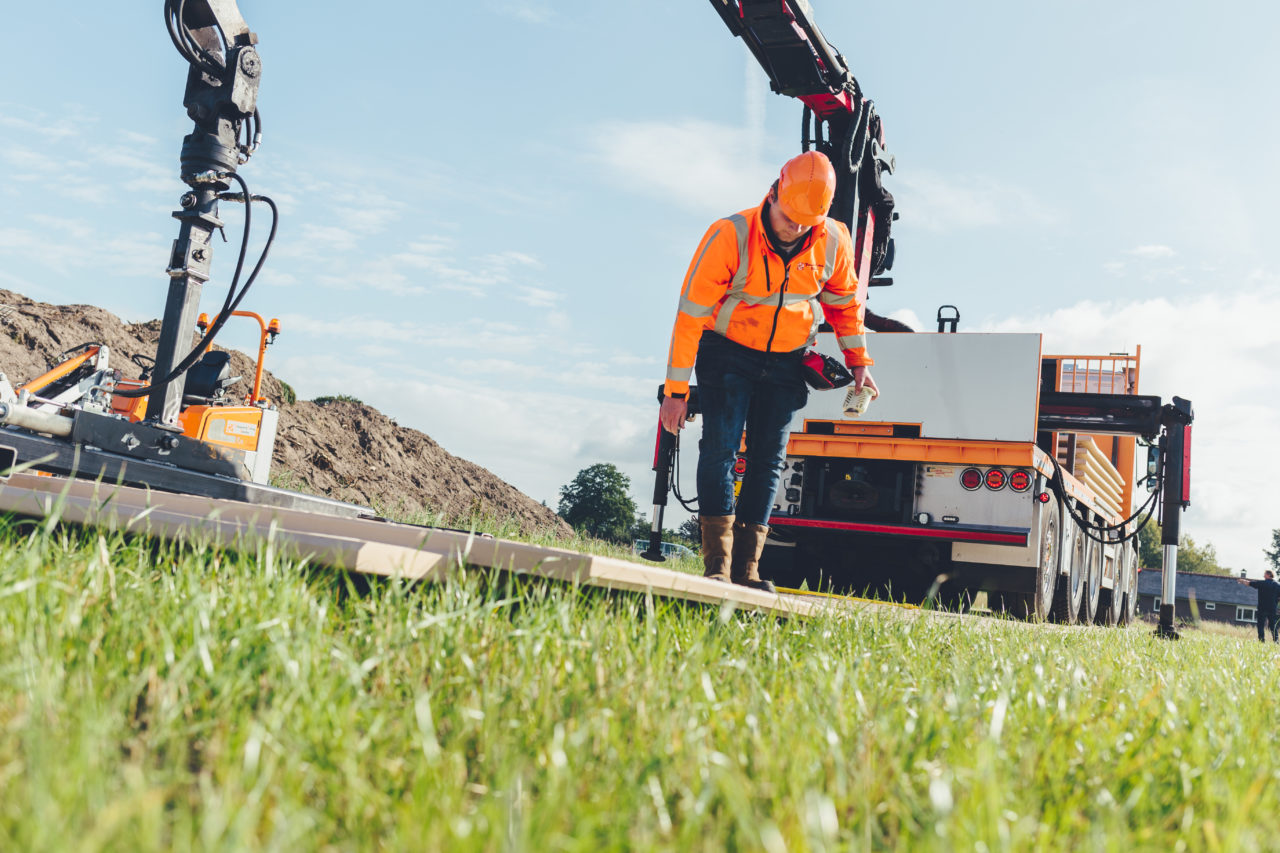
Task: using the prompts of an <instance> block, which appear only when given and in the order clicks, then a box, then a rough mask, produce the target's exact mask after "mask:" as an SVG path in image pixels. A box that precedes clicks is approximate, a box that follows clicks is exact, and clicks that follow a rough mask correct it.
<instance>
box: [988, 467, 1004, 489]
mask: <svg viewBox="0 0 1280 853" xmlns="http://www.w3.org/2000/svg"><path fill="white" fill-rule="evenodd" d="M1006 479H1007V478H1006V477H1005V475H1004V471H1002V470H1001V469H999V468H992V469H991V470H990V471H988V472H987V488H988V489H990V490H991V491H993V492H994V491H996V490H998V489H1003V488H1004V483H1005V480H1006Z"/></svg>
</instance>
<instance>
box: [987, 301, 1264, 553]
mask: <svg viewBox="0 0 1280 853" xmlns="http://www.w3.org/2000/svg"><path fill="white" fill-rule="evenodd" d="M1277 316H1280V286H1278V285H1277V284H1276V282H1275V281H1274V280H1268V279H1266V278H1264V277H1261V276H1259V277H1255V278H1254V279H1253V280H1252V281H1247V282H1241V283H1240V285H1239V286H1238V287H1237V289H1235V290H1234V291H1224V290H1215V291H1214V292H1212V293H1210V294H1206V295H1204V296H1200V297H1197V298H1192V299H1186V300H1180V301H1178V302H1170V301H1168V300H1166V299H1150V300H1141V301H1133V302H1081V303H1079V304H1076V305H1072V306H1070V307H1066V308H1061V309H1058V310H1056V311H1053V312H1051V313H1048V314H1044V315H1039V316H1026V317H1015V318H1012V319H1008V320H1004V321H999V322H986V323H984V324H982V325H981V330H982V331H1000V332H1015V331H1017V332H1031V331H1036V332H1039V331H1042V332H1044V335H1045V343H1044V346H1045V352H1046V353H1052V352H1069V353H1095V352H1096V353H1108V352H1113V351H1129V352H1133V351H1134V349H1133V347H1135V346H1136V345H1138V344H1141V345H1142V364H1141V377H1140V382H1141V387H1140V390H1141V391H1142V392H1143V393H1146V394H1158V395H1160V396H1161V397H1162V398H1164V400H1165V401H1166V402H1167V401H1168V400H1169V399H1170V398H1171V397H1172V396H1173V395H1175V394H1176V395H1178V396H1180V397H1185V398H1186V399H1189V400H1191V401H1192V404H1193V405H1194V407H1195V415H1196V420H1195V424H1194V425H1193V427H1192V457H1191V486H1192V498H1191V499H1192V506H1191V509H1190V510H1189V511H1188V513H1187V515H1186V517H1185V519H1184V525H1183V531H1184V532H1186V533H1188V534H1190V535H1191V536H1192V537H1194V538H1195V539H1196V541H1197V542H1198V543H1200V544H1205V543H1212V544H1213V545H1214V546H1215V547H1216V548H1217V550H1218V555H1219V557H1220V558H1221V560H1222V562H1223V563H1225V564H1226V565H1228V566H1231V567H1232V568H1236V569H1247V570H1249V571H1250V573H1251V574H1257V573H1258V569H1259V568H1260V567H1261V562H1262V553H1261V549H1262V548H1263V547H1264V546H1266V545H1267V544H1269V542H1270V531H1271V530H1272V529H1274V528H1276V527H1280V492H1277V491H1276V490H1275V488H1274V487H1273V485H1272V484H1274V483H1276V482H1280V456H1278V455H1277V454H1276V453H1275V446H1274V445H1275V439H1276V436H1280V394H1278V393H1277V391H1276V388H1277V383H1276V379H1275V369H1274V361H1275V347H1276V340H1277V336H1276V332H1275V320H1274V318H1275V317H1277Z"/></svg>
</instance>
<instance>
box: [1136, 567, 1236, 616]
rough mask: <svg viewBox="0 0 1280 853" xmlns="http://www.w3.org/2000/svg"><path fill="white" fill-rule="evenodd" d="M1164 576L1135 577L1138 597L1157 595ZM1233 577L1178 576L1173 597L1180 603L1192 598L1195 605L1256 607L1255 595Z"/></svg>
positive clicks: (1151, 573) (1148, 573)
mask: <svg viewBox="0 0 1280 853" xmlns="http://www.w3.org/2000/svg"><path fill="white" fill-rule="evenodd" d="M1163 576H1164V572H1162V571H1160V570H1159V569H1143V570H1142V571H1141V572H1139V573H1138V595H1160V594H1161V591H1162V590H1161V580H1162V578H1163ZM1238 580H1239V578H1237V577H1235V576H1234V575H1204V574H1200V573H1198V572H1178V578H1177V587H1176V593H1177V597H1178V599H1179V600H1180V601H1185V600H1187V599H1189V598H1191V596H1192V595H1193V594H1194V596H1195V599H1196V601H1216V602H1220V603H1222V604H1237V605H1243V606H1245V607H1256V606H1257V604H1258V591H1257V590H1256V589H1253V588H1252V587H1248V586H1245V585H1244V584H1240V583H1237V582H1236V581H1238Z"/></svg>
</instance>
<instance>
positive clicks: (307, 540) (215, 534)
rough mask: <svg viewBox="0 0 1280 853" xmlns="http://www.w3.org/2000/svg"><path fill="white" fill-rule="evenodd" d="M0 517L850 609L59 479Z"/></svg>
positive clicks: (768, 606)
mask: <svg viewBox="0 0 1280 853" xmlns="http://www.w3.org/2000/svg"><path fill="white" fill-rule="evenodd" d="M0 511H5V512H11V513H15V514H18V515H22V516H27V517H33V518H48V517H51V516H56V517H57V518H58V519H59V520H60V521H63V522H68V523H72V524H81V525H89V526H101V527H106V528H108V529H113V530H123V531H128V532H131V533H139V534H145V535H148V536H156V537H160V538H163V539H167V540H173V541H192V542H206V543H213V544H217V545H220V546H223V547H227V548H232V549H252V548H257V547H259V546H261V545H264V544H271V545H273V546H274V547H276V548H279V549H280V550H281V551H284V552H288V553H290V554H291V555H293V556H296V557H298V558H303V559H306V560H307V561H309V562H310V563H312V564H313V565H319V566H323V567H326V568H331V569H335V570H342V571H351V572H357V573H361V574H369V575H379V576H383V577H402V578H408V579H412V580H421V581H426V582H433V581H439V580H442V579H443V578H445V577H446V576H447V575H448V573H449V572H451V571H454V570H456V569H457V567H459V566H462V567H464V568H466V569H485V570H494V569H496V570H503V571H511V572H516V573H521V574H530V575H536V576H538V577H544V578H547V579H549V580H554V581H558V582H563V583H572V584H580V585H583V586H591V587H599V588H603V589H611V590H625V591H631V592H643V593H651V594H653V595H659V596H662V597H666V598H673V599H680V600H684V601H693V602H699V603H704V604H720V605H729V606H733V607H736V608H741V609H746V610H752V611H758V612H762V613H769V614H774V615H778V616H806V615H816V614H818V613H827V612H833V611H835V612H846V613H848V612H852V609H853V608H856V607H857V606H858V605H857V604H856V603H855V602H853V601H852V600H850V599H828V598H822V597H811V596H799V595H786V594H769V593H765V592H761V591H759V590H754V589H748V588H747V587H742V586H737V585H732V584H725V583H720V582H718V581H713V580H708V579H706V578H703V577H700V576H697V575H690V574H685V573H683V572H676V571H672V570H670V569H664V568H660V567H657V566H646V565H641V564H638V563H631V562H628V561H626V560H619V559H616V558H613V557H601V556H595V555H591V554H580V553H578V552H576V551H570V550H567V549H564V548H554V547H548V546H542V545H530V544H527V543H523V542H513V541H509V540H503V539H496V538H494V537H491V536H485V535H476V534H471V533H466V532H460V531H453V530H443V529H440V528H429V527H419V526H416V525H409V524H398V523H395V522H389V521H380V520H374V519H348V518H334V517H332V516H324V515H318V514H316V513H308V512H303V511H300V510H291V509H283V508H280V507H268V506H259V505H253V504H246V503H241V502H238V501H228V500H218V499H215V498H205V497H197V496H192V495H178V494H172V493H169V492H156V491H148V490H144V489H136V488H131V487H128V486H114V485H108V484H103V483H93V482H88V481H83V480H67V479H63V478H60V477H42V476H35V475H30V474H15V475H14V476H13V477H11V478H10V479H9V480H8V481H7V482H5V483H4V484H3V485H0Z"/></svg>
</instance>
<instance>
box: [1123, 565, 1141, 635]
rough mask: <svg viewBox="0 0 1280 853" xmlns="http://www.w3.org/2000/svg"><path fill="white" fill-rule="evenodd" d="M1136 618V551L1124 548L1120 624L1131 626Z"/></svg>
mask: <svg viewBox="0 0 1280 853" xmlns="http://www.w3.org/2000/svg"><path fill="white" fill-rule="evenodd" d="M1137 618H1138V549H1137V545H1134V547H1132V548H1129V547H1125V548H1124V599H1123V601H1121V603H1120V624H1121V625H1126V626H1127V625H1132V624H1133V621H1134V620H1135V619H1137Z"/></svg>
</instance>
